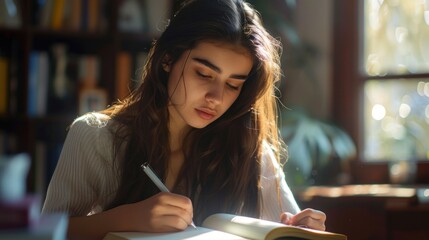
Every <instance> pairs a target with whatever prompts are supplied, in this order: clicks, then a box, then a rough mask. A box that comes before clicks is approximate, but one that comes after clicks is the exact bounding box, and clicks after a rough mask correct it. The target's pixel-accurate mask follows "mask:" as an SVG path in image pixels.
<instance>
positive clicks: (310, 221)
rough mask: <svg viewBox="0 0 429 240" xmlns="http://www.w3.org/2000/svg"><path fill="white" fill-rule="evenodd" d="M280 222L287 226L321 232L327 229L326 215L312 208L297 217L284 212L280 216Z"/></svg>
mask: <svg viewBox="0 0 429 240" xmlns="http://www.w3.org/2000/svg"><path fill="white" fill-rule="evenodd" d="M280 221H281V222H282V223H284V224H287V225H293V226H304V227H308V228H311V229H316V230H321V231H325V229H326V227H325V221H326V214H325V213H323V212H321V211H318V210H314V209H311V208H307V209H304V210H302V211H301V212H299V213H297V214H295V215H293V214H291V213H289V212H284V213H282V214H281V215H280Z"/></svg>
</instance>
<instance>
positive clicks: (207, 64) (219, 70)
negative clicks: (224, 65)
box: [192, 57, 248, 80]
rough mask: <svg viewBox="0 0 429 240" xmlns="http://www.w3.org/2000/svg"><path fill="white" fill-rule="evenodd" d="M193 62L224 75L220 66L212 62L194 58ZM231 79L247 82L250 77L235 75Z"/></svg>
mask: <svg viewBox="0 0 429 240" xmlns="http://www.w3.org/2000/svg"><path fill="white" fill-rule="evenodd" d="M192 60H194V61H196V62H198V63H200V64H203V65H204V66H206V67H208V68H210V69H212V70H213V71H215V72H217V73H222V70H221V69H220V68H219V67H218V66H216V65H215V64H213V63H212V62H210V61H209V60H207V59H202V58H198V57H194V58H192ZM230 77H231V78H235V79H240V80H246V79H247V77H248V76H247V75H241V74H233V75H231V76H230Z"/></svg>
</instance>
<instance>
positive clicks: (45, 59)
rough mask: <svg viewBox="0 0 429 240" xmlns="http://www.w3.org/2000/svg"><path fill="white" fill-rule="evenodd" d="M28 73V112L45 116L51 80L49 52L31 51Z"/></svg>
mask: <svg viewBox="0 0 429 240" xmlns="http://www.w3.org/2000/svg"><path fill="white" fill-rule="evenodd" d="M28 75H29V76H28V81H29V82H28V99H27V100H28V101H27V113H28V115H29V116H43V115H45V114H46V107H47V95H48V81H49V80H48V78H49V56H48V53H47V52H36V51H33V52H31V53H30V58H29V71H28Z"/></svg>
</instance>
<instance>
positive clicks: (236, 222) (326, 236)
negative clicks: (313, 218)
mask: <svg viewBox="0 0 429 240" xmlns="http://www.w3.org/2000/svg"><path fill="white" fill-rule="evenodd" d="M288 238H291V239H303V240H346V239H347V236H346V235H343V234H339V233H333V232H327V231H318V230H313V229H308V228H302V227H296V226H290V225H285V224H281V223H277V222H272V221H266V220H261V219H256V218H251V217H243V216H237V215H231V214H224V213H217V214H213V215H211V216H209V217H208V218H206V219H205V220H204V222H203V223H202V225H201V226H198V227H197V228H193V227H188V228H187V229H185V230H184V231H180V232H174V233H139V232H111V233H108V234H107V235H106V236H105V238H104V240H122V239H134V240H137V239H145V240H150V239H154V240H155V239H158V240H167V239H195V240H196V239H222V240H227V239H265V240H274V239H288Z"/></svg>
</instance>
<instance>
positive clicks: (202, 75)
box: [197, 71, 211, 78]
mask: <svg viewBox="0 0 429 240" xmlns="http://www.w3.org/2000/svg"><path fill="white" fill-rule="evenodd" d="M197 75H198V76H200V77H202V78H211V76H210V75H207V74H203V73H201V72H198V71H197Z"/></svg>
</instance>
